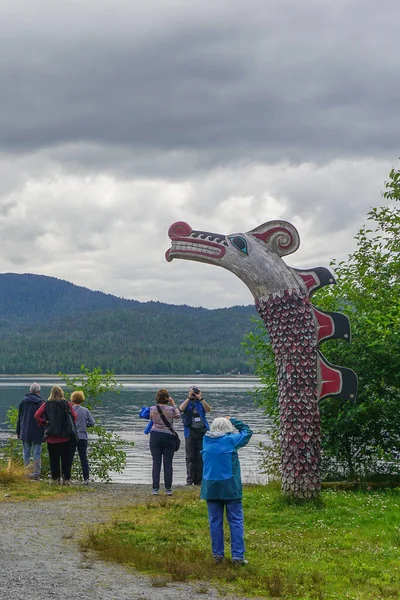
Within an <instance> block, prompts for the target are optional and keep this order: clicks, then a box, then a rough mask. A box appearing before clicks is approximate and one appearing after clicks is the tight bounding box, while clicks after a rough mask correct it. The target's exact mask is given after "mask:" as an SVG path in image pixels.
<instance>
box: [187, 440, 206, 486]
mask: <svg viewBox="0 0 400 600" xmlns="http://www.w3.org/2000/svg"><path fill="white" fill-rule="evenodd" d="M205 433H206V432H205V430H204V429H191V430H190V434H189V437H187V438H185V450H186V475H187V480H186V481H187V483H188V484H191V483H194V485H200V484H201V480H202V479H203V459H202V457H201V454H200V452H201V450H202V449H203V437H204V435H205Z"/></svg>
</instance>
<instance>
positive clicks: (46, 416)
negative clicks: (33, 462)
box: [35, 385, 76, 485]
mask: <svg viewBox="0 0 400 600" xmlns="http://www.w3.org/2000/svg"><path fill="white" fill-rule="evenodd" d="M35 419H36V421H37V422H38V423H39V425H40V426H42V427H44V428H45V429H44V437H45V440H46V442H47V450H48V452H49V458H50V471H51V480H50V483H54V484H58V483H60V475H61V473H62V476H63V481H62V484H63V485H71V466H72V444H73V443H74V442H75V441H76V427H75V423H76V413H75V411H74V409H73V407H72V404H71V402H67V401H66V400H65V398H64V392H63V390H62V388H60V387H59V386H58V385H55V386H54V387H52V388H51V392H50V396H49V398H48V400H47V402H45V403H44V404H42V406H41V407H40V408H39V410H37V411H36V412H35ZM60 462H61V469H60Z"/></svg>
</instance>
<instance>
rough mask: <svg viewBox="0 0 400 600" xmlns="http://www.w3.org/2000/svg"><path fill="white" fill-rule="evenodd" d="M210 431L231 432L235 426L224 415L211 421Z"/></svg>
mask: <svg viewBox="0 0 400 600" xmlns="http://www.w3.org/2000/svg"><path fill="white" fill-rule="evenodd" d="M210 431H212V432H213V433H233V432H234V431H235V428H234V426H233V425H232V423H231V422H230V420H229V419H227V418H226V417H217V418H216V419H214V421H213V422H212V423H211V426H210Z"/></svg>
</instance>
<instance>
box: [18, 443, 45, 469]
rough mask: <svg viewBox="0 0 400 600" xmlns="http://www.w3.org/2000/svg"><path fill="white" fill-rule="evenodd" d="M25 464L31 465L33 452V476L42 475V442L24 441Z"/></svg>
mask: <svg viewBox="0 0 400 600" xmlns="http://www.w3.org/2000/svg"><path fill="white" fill-rule="evenodd" d="M22 446H23V456H24V465H25V466H26V467H28V466H29V463H30V462H31V452H32V455H33V473H32V475H33V477H40V469H41V466H42V465H41V456H42V444H41V442H26V441H25V440H23V441H22Z"/></svg>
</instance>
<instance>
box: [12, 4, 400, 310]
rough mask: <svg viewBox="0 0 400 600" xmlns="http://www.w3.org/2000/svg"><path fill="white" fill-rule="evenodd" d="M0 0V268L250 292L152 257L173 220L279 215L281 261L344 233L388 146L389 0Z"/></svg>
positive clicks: (114, 284) (329, 250) (122, 283)
mask: <svg viewBox="0 0 400 600" xmlns="http://www.w3.org/2000/svg"><path fill="white" fill-rule="evenodd" d="M6 4H7V5H6ZM6 4H5V3H3V4H2V5H0V89H1V94H2V110H1V112H0V149H1V153H0V234H1V251H0V270H3V271H17V272H25V271H27V272H28V271H29V272H36V273H43V274H46V275H52V276H55V277H60V278H64V279H68V280H70V281H73V282H74V283H77V284H79V285H85V286H87V287H90V288H92V289H102V290H104V291H106V292H110V293H114V294H118V295H121V296H124V297H130V298H135V299H138V300H151V299H153V300H161V301H165V302H174V303H187V304H192V305H204V306H208V307H216V306H225V305H231V304H235V303H250V302H251V300H252V299H251V297H250V293H249V292H248V290H247V289H246V288H245V287H244V285H243V284H242V283H241V282H240V281H239V280H236V279H235V278H234V277H233V276H232V275H231V274H230V273H227V272H225V271H223V270H222V269H216V268H212V267H210V266H208V265H202V264H195V263H187V262H185V261H174V262H173V263H172V264H167V263H166V262H165V260H164V252H165V250H166V249H167V248H168V246H169V240H168V237H167V231H168V227H169V225H170V224H171V223H172V222H174V221H177V220H185V221H188V222H189V223H190V224H191V225H192V226H193V227H195V228H199V229H207V230H212V231H221V232H226V233H230V232H239V231H243V230H244V231H246V230H250V229H252V228H253V227H255V226H256V225H258V224H260V223H263V222H265V221H268V220H270V219H274V218H282V219H286V220H289V221H291V222H293V223H294V224H295V225H296V227H297V228H298V230H299V233H300V237H301V246H300V249H299V250H298V252H296V253H295V254H294V255H293V256H290V257H288V262H289V264H291V265H293V266H298V267H307V266H313V265H318V264H325V265H326V264H328V263H329V260H330V259H331V258H332V257H337V258H345V256H346V254H347V253H348V252H350V251H351V250H352V249H353V248H354V240H353V237H354V235H355V233H356V232H357V230H358V228H359V227H360V226H361V224H362V223H363V222H365V213H366V212H367V210H368V209H369V207H370V206H372V205H378V204H380V203H381V200H380V193H381V190H382V187H383V181H384V179H385V178H386V177H387V173H388V171H389V169H390V167H391V165H392V162H393V160H395V159H396V157H397V155H398V140H399V137H400V136H399V134H400V119H399V117H398V104H399V95H400V84H399V81H398V77H397V74H398V72H399V67H400V54H399V53H398V52H397V37H398V31H397V30H398V17H399V16H400V6H399V5H398V3H397V2H396V1H395V0H386V2H385V4H384V9H383V8H382V5H381V4H379V3H376V2H375V0H337V1H336V2H329V1H328V0H304V1H303V2H298V0H268V1H266V0H248V1H247V2H240V1H239V0H216V2H214V3H212V5H210V3H192V2H187V3H183V2H182V1H181V0H164V1H163V2H162V3H160V2H159V1H158V0H147V1H146V3H138V2H132V1H129V2H128V0H113V1H112V2H111V0H80V1H79V2H78V1H77V0H69V1H68V2H66V1H60V2H57V3H54V2H50V1H49V0H30V2H29V4H28V3H22V4H21V3H18V2H14V3H13V4H11V3H6Z"/></svg>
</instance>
